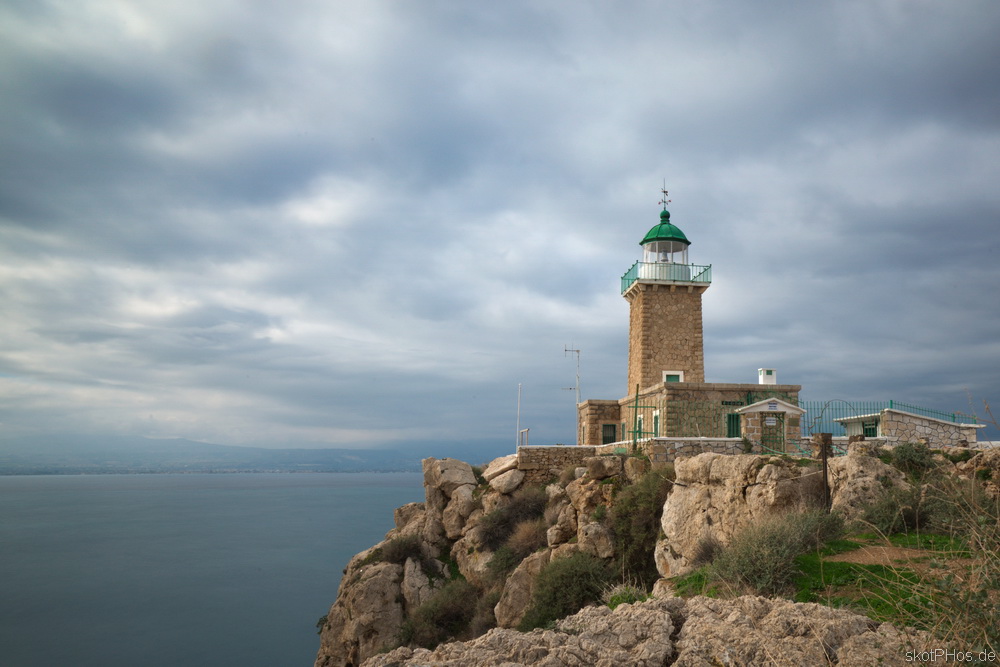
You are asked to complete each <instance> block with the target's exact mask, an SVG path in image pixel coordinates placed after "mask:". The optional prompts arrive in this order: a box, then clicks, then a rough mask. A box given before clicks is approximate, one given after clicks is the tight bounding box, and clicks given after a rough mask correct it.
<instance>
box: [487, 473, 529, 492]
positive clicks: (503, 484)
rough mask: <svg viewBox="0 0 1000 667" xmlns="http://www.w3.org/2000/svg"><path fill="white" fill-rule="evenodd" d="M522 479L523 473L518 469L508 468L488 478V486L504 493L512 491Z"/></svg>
mask: <svg viewBox="0 0 1000 667" xmlns="http://www.w3.org/2000/svg"><path fill="white" fill-rule="evenodd" d="M523 481H524V473H523V472H522V471H520V470H508V471H507V472H505V473H503V474H502V475H497V476H496V477H494V478H493V479H491V480H490V487H492V488H493V490H494V491H497V492H498V493H502V494H504V495H507V494H510V493H513V492H514V491H515V490H516V489H517V487H519V486H521V482H523Z"/></svg>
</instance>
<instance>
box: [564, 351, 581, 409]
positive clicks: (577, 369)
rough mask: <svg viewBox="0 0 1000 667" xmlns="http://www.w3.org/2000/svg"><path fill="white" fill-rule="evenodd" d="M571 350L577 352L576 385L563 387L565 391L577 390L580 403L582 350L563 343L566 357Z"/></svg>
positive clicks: (577, 398) (577, 401)
mask: <svg viewBox="0 0 1000 667" xmlns="http://www.w3.org/2000/svg"><path fill="white" fill-rule="evenodd" d="M570 352H573V353H575V354H576V386H575V387H563V389H564V390H565V391H573V390H576V404H577V405H579V404H580V350H577V349H573V348H571V347H570V346H569V345H563V356H564V357H565V356H566V355H567V354H569V353H570Z"/></svg>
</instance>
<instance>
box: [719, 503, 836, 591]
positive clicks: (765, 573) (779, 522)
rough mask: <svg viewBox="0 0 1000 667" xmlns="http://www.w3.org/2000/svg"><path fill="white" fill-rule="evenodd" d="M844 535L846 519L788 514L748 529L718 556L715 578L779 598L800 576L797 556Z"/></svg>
mask: <svg viewBox="0 0 1000 667" xmlns="http://www.w3.org/2000/svg"><path fill="white" fill-rule="evenodd" d="M842 532H843V521H842V519H841V518H840V517H839V516H838V515H836V514H827V513H826V512H824V511H822V510H813V511H809V512H803V513H793V514H786V515H784V516H780V517H776V518H773V519H771V520H768V521H763V522H761V523H757V524H753V525H750V526H747V527H746V528H745V529H744V530H743V531H741V532H739V533H737V534H736V535H735V536H734V537H733V539H732V541H731V542H730V543H729V545H728V546H726V547H725V548H724V549H722V551H721V552H720V553H719V554H718V555H717V556H716V558H715V561H714V562H713V563H712V565H711V573H712V578H714V579H717V580H721V581H724V582H726V583H729V584H730V585H733V586H735V587H748V588H750V589H752V590H754V591H755V592H757V593H758V594H761V595H777V594H779V593H781V592H783V591H785V590H786V589H788V588H789V587H790V585H791V583H792V581H793V579H794V578H795V576H796V574H798V570H797V568H796V566H795V557H796V556H798V555H799V554H801V553H803V552H805V551H808V550H810V549H813V548H815V547H817V546H819V545H821V544H822V543H823V542H825V541H827V540H830V539H833V538H835V537H839V535H840V534H841V533H842Z"/></svg>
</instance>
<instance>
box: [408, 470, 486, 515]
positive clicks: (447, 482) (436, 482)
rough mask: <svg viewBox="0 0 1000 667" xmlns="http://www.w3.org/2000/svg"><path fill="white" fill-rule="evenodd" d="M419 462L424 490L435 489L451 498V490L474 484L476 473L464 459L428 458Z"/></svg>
mask: <svg viewBox="0 0 1000 667" xmlns="http://www.w3.org/2000/svg"><path fill="white" fill-rule="evenodd" d="M421 463H422V467H423V471H424V488H425V490H426V489H437V490H439V491H440V492H441V493H443V494H444V496H445V497H446V498H451V494H452V492H453V491H454V490H455V489H457V488H458V487H460V486H465V485H467V484H471V485H472V486H476V474H475V473H474V472H473V471H472V466H470V465H469V464H468V463H466V462H465V461H459V460H458V459H434V458H428V459H424V460H423V461H422V462H421ZM442 509H444V507H443V506H442Z"/></svg>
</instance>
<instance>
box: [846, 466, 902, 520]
mask: <svg viewBox="0 0 1000 667" xmlns="http://www.w3.org/2000/svg"><path fill="white" fill-rule="evenodd" d="M828 466H829V476H830V499H831V508H832V509H834V510H837V511H839V512H840V513H841V514H843V515H844V518H845V519H854V518H857V517H858V516H860V515H861V514H862V513H863V512H864V510H865V508H866V507H870V506H871V505H873V504H875V503H877V502H878V501H879V500H881V499H882V498H883V497H885V495H886V494H887V493H888V492H889V490H890V489H893V488H900V489H906V488H909V486H910V485H909V484H907V482H906V477H905V475H903V473H902V472H900V470H899V469H897V468H894V467H892V466H890V465H887V464H885V463H882V461H880V460H879V459H877V458H875V457H874V456H869V455H866V454H864V453H863V450H852V451H851V452H849V453H848V454H847V456H838V457H836V458H832V459H830V460H829V462H828Z"/></svg>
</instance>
